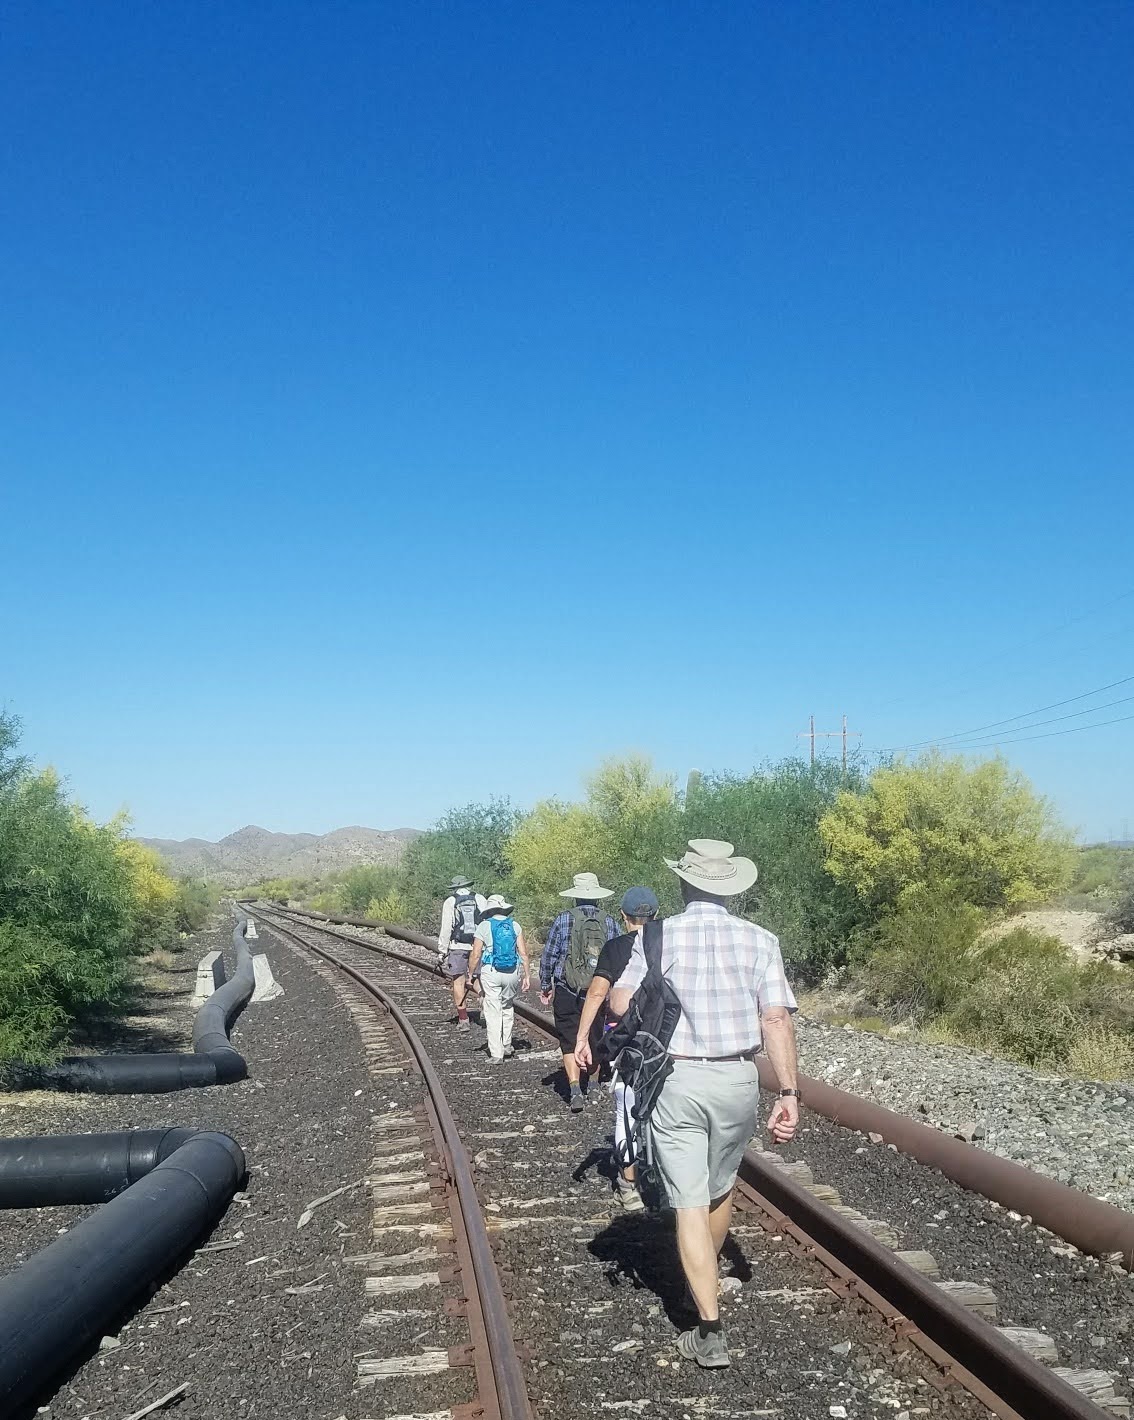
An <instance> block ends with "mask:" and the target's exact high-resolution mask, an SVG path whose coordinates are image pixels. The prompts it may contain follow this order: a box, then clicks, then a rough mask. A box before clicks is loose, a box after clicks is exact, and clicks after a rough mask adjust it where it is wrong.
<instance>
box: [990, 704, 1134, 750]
mask: <svg viewBox="0 0 1134 1420" xmlns="http://www.w3.org/2000/svg"><path fill="white" fill-rule="evenodd" d="M1132 700H1134V695H1123V696H1122V697H1121V698H1120V699H1118V700H1104V701H1103V703H1102V704H1101V705H1092V706H1091V708H1090V709H1089V710H1072V711H1071V712H1070V714H1068V715H1054V716H1052V718H1051V719H1050V720H1037V721H1036V722H1035V724H1034V725H1017V726H1016V727H1015V728H1014V729H1011V730H1006V731H1005V733H1006V734H1009V735H1015V734H1019V733H1020V732H1021V731H1023V730H1039V729H1042V728H1043V727H1044V725H1058V724H1059V723H1060V722H1061V721H1063V720H1077V719H1078V718H1079V716H1080V715H1094V714H1095V713H1096V712H1097V711H1099V710H1113V709H1114V707H1115V706H1116V705H1129V704H1130V702H1131V701H1132ZM1082 728H1083V729H1088V728H1089V726H1086V725H1084V726H1083V727H1082ZM981 738H982V739H986V740H988V741H989V742H990V743H995V744H1002V743H1003V741H1002V740H1001V739H999V738H997V736H995V735H983V736H981ZM965 743H966V744H971V743H973V741H972V740H969V739H966V740H965Z"/></svg>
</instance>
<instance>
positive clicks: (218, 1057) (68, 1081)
mask: <svg viewBox="0 0 1134 1420" xmlns="http://www.w3.org/2000/svg"><path fill="white" fill-rule="evenodd" d="M247 925H248V919H247V918H241V920H240V922H239V923H238V924H237V926H236V928H235V930H234V931H233V934H232V943H233V947H234V948H235V951H236V971H235V973H234V975H233V977H232V979H231V981H226V982H225V983H224V985H223V986H220V987H218V988H217V990H216V991H214V992H213V994H212V995H211V996H210V997H209V999H208V1000H207V1001H206V1002H205V1004H204V1005H203V1006H202V1007H201V1009H200V1010H199V1011H198V1012H197V1016H196V1019H195V1020H194V1022H193V1053H192V1055H189V1054H183V1053H172V1052H170V1053H163V1054H155V1055H90V1056H86V1055H69V1056H65V1057H64V1058H63V1059H62V1060H59V1061H57V1062H56V1063H55V1064H54V1065H46V1066H35V1065H11V1066H8V1068H7V1070H6V1072H5V1084H6V1086H7V1088H8V1089H16V1090H66V1091H84V1092H87V1093H92V1094H103V1095H158V1094H168V1093H169V1092H170V1091H171V1090H188V1089H193V1088H199V1087H201V1086H204V1085H229V1084H232V1082H233V1081H234V1080H243V1079H244V1078H245V1076H246V1075H247V1074H248V1066H247V1063H246V1062H245V1059H244V1056H243V1055H241V1053H240V1052H239V1051H238V1050H237V1049H236V1047H235V1046H234V1045H233V1044H232V1043H231V1042H230V1041H229V1038H228V1031H229V1027H230V1026H231V1024H232V1022H233V1020H234V1019H235V1017H236V1016H237V1015H238V1014H239V1012H240V1011H241V1010H242V1009H243V1008H244V1006H245V1005H247V1003H248V999H249V997H250V996H251V995H252V992H253V990H254V989H255V986H256V975H255V969H254V968H253V965H252V953H251V952H250V951H249V950H248V944H247V942H246V941H245V940H244V930H245V928H246V926H247Z"/></svg>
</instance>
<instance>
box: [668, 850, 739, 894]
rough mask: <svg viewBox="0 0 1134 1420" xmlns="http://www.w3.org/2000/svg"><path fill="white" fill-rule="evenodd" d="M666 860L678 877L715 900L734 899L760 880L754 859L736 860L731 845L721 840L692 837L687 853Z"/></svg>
mask: <svg viewBox="0 0 1134 1420" xmlns="http://www.w3.org/2000/svg"><path fill="white" fill-rule="evenodd" d="M663 861H664V862H665V865H666V867H668V868H672V869H673V871H674V872H675V873H676V874H677V876H678V877H679V878H684V879H685V881H686V882H687V883H692V884H693V886H694V887H696V888H700V889H701V891H702V892H709V893H712V894H713V896H714V897H735V896H736V895H737V894H738V893H741V892H746V891H747V890H748V889H749V888H750V887H751V886H752V884H753V883H754V882H755V881H756V877H757V868H756V864H755V863H754V862H753V861H752V859H751V858H736V857H734V856H733V847H732V844H731V843H723V842H722V841H721V840H720V839H719V838H691V839H690V840H689V850H688V852H686V853H684V854H683V855H682V856H681V857H680V858H677V859H673V858H666V859H664V860H663Z"/></svg>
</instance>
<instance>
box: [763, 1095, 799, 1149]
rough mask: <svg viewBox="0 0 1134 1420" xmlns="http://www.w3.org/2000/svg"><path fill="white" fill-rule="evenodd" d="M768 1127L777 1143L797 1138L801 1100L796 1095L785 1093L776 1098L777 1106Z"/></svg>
mask: <svg viewBox="0 0 1134 1420" xmlns="http://www.w3.org/2000/svg"><path fill="white" fill-rule="evenodd" d="M768 1128H769V1130H770V1131H771V1134H772V1138H773V1139H774V1140H775V1141H776V1143H777V1144H788V1143H790V1142H791V1140H792V1139H794V1138H795V1131H796V1130H797V1129H798V1128H799V1101H798V1100H797V1099H796V1097H795V1096H794V1095H784V1096H782V1097H781V1098H780V1099H778V1100H776V1107H775V1109H773V1110H772V1113H771V1115H770V1117H769V1119H768Z"/></svg>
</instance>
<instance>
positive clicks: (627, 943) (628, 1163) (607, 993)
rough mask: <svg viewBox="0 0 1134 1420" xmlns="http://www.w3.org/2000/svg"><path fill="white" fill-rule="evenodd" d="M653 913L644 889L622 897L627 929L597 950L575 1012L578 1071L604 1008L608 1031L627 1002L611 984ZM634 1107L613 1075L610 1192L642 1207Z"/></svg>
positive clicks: (654, 905) (586, 1062) (587, 1058)
mask: <svg viewBox="0 0 1134 1420" xmlns="http://www.w3.org/2000/svg"><path fill="white" fill-rule="evenodd" d="M657 913H658V900H657V898H656V897H655V896H654V894H653V893H652V892H651V891H650V889H649V888H647V887H632V888H630V889H628V891H627V892H626V893H625V894H624V895H623V898H622V921H623V924H624V926H625V927H626V931H625V933H624V934H623V935H622V936H621V937H612V938H611V939H610V941H609V942H607V944H606V946H604V947H603V949H602V951H601V952H600V953H599V959H598V965H597V966H596V967H595V974H594V976H593V977H592V978H591V984H590V986H589V987H588V988H587V995H586V999H585V1000H584V1002H583V1009H582V1011H581V1012H580V1015H579V1034H578V1038H577V1039H576V1041H575V1059H576V1061H577V1062H578V1065H579V1068H580V1070H586V1069H589V1068H590V1065H591V1059H592V1054H593V1052H592V1044H593V1036H594V1027H595V1024H596V1022H598V1020H599V1013H600V1012H601V1011H603V1010H604V1008H605V1015H606V1019H605V1023H604V1029H605V1030H612V1029H613V1028H614V1027H615V1026H616V1025H617V1024H618V1022H619V1020H620V1019H621V1018H622V1014H623V1012H624V1011H625V1010H626V1008H627V1006H628V1005H629V1004H630V993H629V992H628V991H615V990H614V983H615V982H616V981H617V980H618V978H619V977H620V976H621V975H622V973H623V972H624V971H625V970H626V968H627V966H629V964H630V954H631V952H632V951H633V950H634V943H635V942H636V941H637V939H638V933H639V932H640V931H641V930H642V928H643V927H644V926H645V925H646V923H647V922H649V921H650V920H651V918H653V917H656V916H657ZM633 1108H634V1093H633V1091H632V1090H630V1089H629V1088H628V1087H627V1086H626V1085H625V1083H624V1082H623V1081H622V1080H620V1079H619V1078H618V1073H617V1071H616V1072H615V1076H614V1152H615V1157H616V1159H617V1163H618V1182H617V1183H616V1185H615V1196H616V1197H617V1199H618V1201H619V1203H621V1204H622V1206H623V1207H624V1208H627V1209H629V1210H631V1211H632V1210H634V1209H637V1208H641V1207H642V1199H641V1196H640V1194H639V1193H638V1179H637V1171H636V1169H635V1167H634V1145H633V1141H632V1140H631V1139H630V1138H629V1137H628V1134H627V1129H626V1122H627V1120H628V1119H629V1117H630V1112H631V1110H633Z"/></svg>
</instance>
